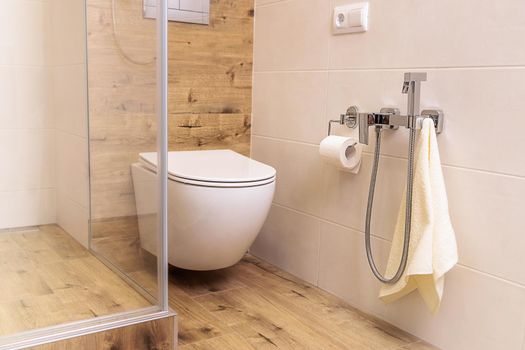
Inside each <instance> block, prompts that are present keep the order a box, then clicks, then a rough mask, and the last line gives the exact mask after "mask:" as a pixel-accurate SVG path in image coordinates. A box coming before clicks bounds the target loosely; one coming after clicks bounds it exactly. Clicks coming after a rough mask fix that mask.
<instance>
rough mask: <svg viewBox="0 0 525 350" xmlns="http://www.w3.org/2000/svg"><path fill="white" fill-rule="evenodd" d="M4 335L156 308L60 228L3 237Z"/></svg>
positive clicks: (0, 296) (0, 314)
mask: <svg viewBox="0 0 525 350" xmlns="http://www.w3.org/2000/svg"><path fill="white" fill-rule="evenodd" d="M0 278H1V281H2V285H1V288H0V335H6V334H11V333H15V332H20V331H27V330H31V329H35V328H41V327H48V326H52V325H56V324H60V323H64V322H72V321H77V320H83V319H89V318H93V317H95V316H103V315H108V314H113V313H118V312H123V311H128V310H134V309H138V308H143V307H147V306H150V305H151V304H150V303H149V302H148V301H147V300H146V299H144V298H143V297H142V296H141V295H140V294H139V293H137V292H136V291H135V290H134V289H133V288H131V287H130V286H129V285H128V284H127V283H125V282H124V281H123V280H122V279H121V278H120V277H118V276H117V275H116V274H114V273H113V272H112V271H111V270H110V269H108V268H107V267H106V266H105V265H104V264H102V263H101V262H100V261H99V260H98V259H97V258H96V257H95V256H93V255H92V254H91V253H90V252H89V251H88V250H87V249H85V248H84V247H83V246H81V245H80V244H79V243H77V242H76V241H75V240H74V239H73V238H72V237H71V236H69V235H68V234H67V233H65V232H64V231H63V230H62V229H60V228H59V227H58V226H55V225H49V226H41V227H39V228H35V229H34V230H28V231H13V232H0Z"/></svg>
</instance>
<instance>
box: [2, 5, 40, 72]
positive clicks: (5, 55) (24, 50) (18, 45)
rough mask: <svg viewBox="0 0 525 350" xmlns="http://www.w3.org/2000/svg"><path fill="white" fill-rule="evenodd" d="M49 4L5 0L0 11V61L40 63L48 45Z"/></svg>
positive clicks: (28, 63)
mask: <svg viewBox="0 0 525 350" xmlns="http://www.w3.org/2000/svg"><path fill="white" fill-rule="evenodd" d="M47 9H48V4H47V3H46V2H40V1H29V0H5V1H2V11H0V64H12V65H42V64H44V63H45V61H46V46H47V45H48V44H49V38H48V37H47V33H48V21H47V17H46V11H47Z"/></svg>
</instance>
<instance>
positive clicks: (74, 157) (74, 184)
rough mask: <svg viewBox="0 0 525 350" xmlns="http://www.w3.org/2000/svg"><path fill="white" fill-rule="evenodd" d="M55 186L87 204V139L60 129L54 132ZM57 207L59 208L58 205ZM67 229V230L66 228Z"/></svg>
mask: <svg viewBox="0 0 525 350" xmlns="http://www.w3.org/2000/svg"><path fill="white" fill-rule="evenodd" d="M56 143H57V151H56V152H57V163H56V167H57V188H58V190H59V192H60V193H61V194H62V195H64V196H66V197H67V198H69V199H71V200H73V201H74V202H76V203H78V204H79V205H81V206H84V207H87V206H88V156H87V154H88V145H87V139H86V138H82V137H79V136H76V135H71V134H68V133H64V132H61V131H57V134H56ZM59 209H61V208H60V207H59ZM66 231H67V230H66Z"/></svg>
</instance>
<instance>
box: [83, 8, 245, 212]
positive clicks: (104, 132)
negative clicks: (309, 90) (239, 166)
mask: <svg viewBox="0 0 525 350" xmlns="http://www.w3.org/2000/svg"><path fill="white" fill-rule="evenodd" d="M115 1H116V5H117V6H116V7H117V11H116V15H117V16H116V18H117V35H116V38H117V40H118V42H119V43H120V46H121V47H122V49H123V51H124V52H125V54H126V55H128V56H130V57H132V58H133V59H134V60H138V61H142V62H144V63H147V62H152V60H153V58H154V56H155V23H154V21H152V20H147V19H142V12H141V4H142V0H115ZM87 5H88V6H87V18H88V62H89V72H88V80H89V98H90V117H89V121H90V145H91V146H90V151H91V159H90V166H91V191H92V215H93V217H94V218H100V219H102V218H111V217H121V216H130V215H134V214H135V203H134V194H133V186H132V182H131V174H130V165H131V164H132V163H133V162H135V161H136V160H137V157H138V153H139V152H145V151H153V150H155V145H156V125H155V124H156V123H155V101H156V97H155V91H156V76H155V75H156V71H155V64H154V63H153V62H152V63H150V64H145V65H137V64H133V63H131V62H129V60H126V59H125V58H124V56H123V54H122V53H121V52H120V51H119V50H118V47H117V41H116V40H115V35H114V33H113V25H112V8H111V0H87ZM253 7H254V6H253V0H212V1H211V18H210V25H209V26H202V25H195V24H186V23H174V22H170V24H169V31H170V33H169V50H170V54H169V125H170V130H169V147H170V150H196V149H218V148H229V149H233V150H235V151H237V152H240V153H242V154H245V155H249V152H250V129H251V90H252V40H253V11H254V10H253Z"/></svg>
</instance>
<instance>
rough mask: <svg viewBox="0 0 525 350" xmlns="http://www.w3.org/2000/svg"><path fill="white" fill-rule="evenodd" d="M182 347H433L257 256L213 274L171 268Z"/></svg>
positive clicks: (195, 349) (214, 349)
mask: <svg viewBox="0 0 525 350" xmlns="http://www.w3.org/2000/svg"><path fill="white" fill-rule="evenodd" d="M169 287H170V306H171V307H172V308H173V309H174V310H176V311H177V313H178V316H179V345H180V346H181V347H180V349H181V350H208V349H209V350H219V349H242V350H249V349H316V350H319V349H356V350H362V349H363V350H368V349H371V350H379V349H381V350H383V349H385V350H386V349H412V350H430V349H435V348H433V347H431V346H430V345H427V344H425V343H423V342H421V341H419V340H418V339H417V338H416V337H414V336H411V335H409V334H407V333H405V332H403V331H400V330H399V329H397V328H395V327H393V326H390V325H388V324H386V323H384V322H381V321H379V320H375V319H373V318H371V317H369V316H367V315H364V314H362V313H360V312H358V311H357V310H355V309H353V308H351V307H350V306H349V305H348V304H346V303H344V302H342V301H341V300H339V299H337V298H336V297H334V296H332V295H330V294H328V293H326V292H324V291H322V290H320V289H318V288H316V287H313V286H311V285H308V284H306V283H305V282H303V281H301V280H299V279H297V278H295V277H294V276H291V275H289V274H287V273H285V272H283V271H281V270H279V269H277V268H275V267H274V266H272V265H270V264H267V263H264V262H262V261H260V260H258V259H256V258H254V257H252V256H246V257H245V258H244V259H243V260H242V261H241V262H240V263H239V264H237V265H236V266H234V267H231V268H229V269H225V270H220V271H213V272H191V271H184V270H179V269H174V268H173V269H171V271H170V285H169Z"/></svg>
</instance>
